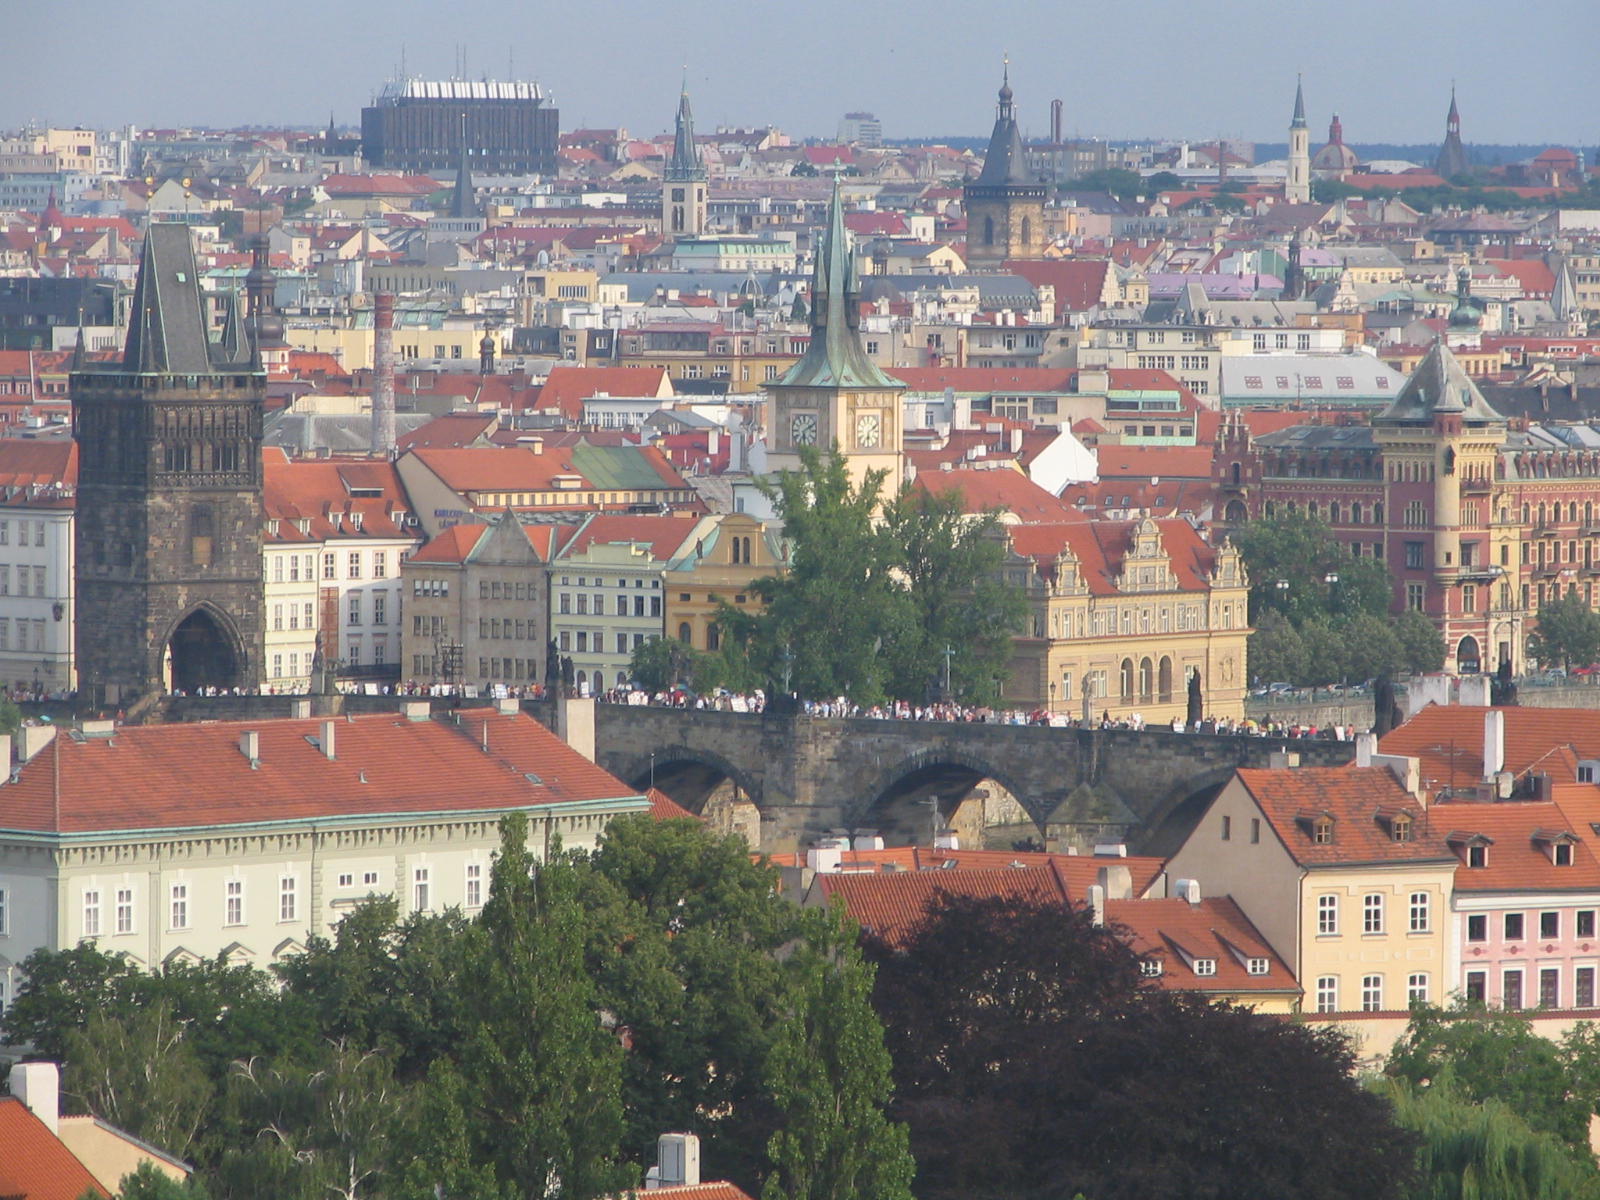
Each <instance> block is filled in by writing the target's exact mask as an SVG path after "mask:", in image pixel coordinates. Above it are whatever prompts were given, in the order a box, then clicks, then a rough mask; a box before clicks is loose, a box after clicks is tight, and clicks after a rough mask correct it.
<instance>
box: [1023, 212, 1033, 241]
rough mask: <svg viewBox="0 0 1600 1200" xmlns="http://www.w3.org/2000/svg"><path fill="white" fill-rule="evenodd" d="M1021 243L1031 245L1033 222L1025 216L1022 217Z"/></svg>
mask: <svg viewBox="0 0 1600 1200" xmlns="http://www.w3.org/2000/svg"><path fill="white" fill-rule="evenodd" d="M1022 244H1023V245H1024V246H1031V245H1033V222H1032V221H1030V220H1029V219H1028V218H1027V217H1023V218H1022Z"/></svg>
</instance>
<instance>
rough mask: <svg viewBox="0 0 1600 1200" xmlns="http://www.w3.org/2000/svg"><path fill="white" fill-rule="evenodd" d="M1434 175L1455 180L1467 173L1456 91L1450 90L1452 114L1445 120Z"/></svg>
mask: <svg viewBox="0 0 1600 1200" xmlns="http://www.w3.org/2000/svg"><path fill="white" fill-rule="evenodd" d="M1433 173H1434V174H1435V175H1438V176H1440V177H1441V178H1443V179H1454V178H1455V177H1456V176H1457V175H1465V174H1466V173H1467V151H1466V147H1465V146H1463V145H1462V144H1461V113H1460V112H1459V111H1458V110H1457V108H1456V89H1455V88H1454V87H1452V88H1451V89H1450V112H1449V113H1448V114H1447V115H1446V116H1445V119H1444V144H1443V145H1442V146H1440V147H1439V157H1438V158H1437V159H1435V160H1434V163H1433Z"/></svg>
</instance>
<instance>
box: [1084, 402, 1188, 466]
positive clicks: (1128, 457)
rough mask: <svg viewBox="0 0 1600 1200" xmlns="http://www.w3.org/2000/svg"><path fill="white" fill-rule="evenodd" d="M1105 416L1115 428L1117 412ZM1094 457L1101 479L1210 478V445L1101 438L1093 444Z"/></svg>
mask: <svg viewBox="0 0 1600 1200" xmlns="http://www.w3.org/2000/svg"><path fill="white" fill-rule="evenodd" d="M1106 420H1107V422H1109V423H1110V425H1111V427H1112V429H1113V430H1114V429H1116V427H1117V424H1118V422H1119V418H1118V417H1117V416H1115V415H1112V416H1108V417H1107V418H1106ZM1095 457H1096V459H1097V460H1098V462H1099V466H1100V478H1101V479H1109V478H1112V477H1114V476H1115V477H1121V476H1134V477H1137V476H1141V475H1142V476H1144V477H1146V478H1151V477H1155V478H1159V479H1161V480H1168V479H1204V480H1210V478H1211V447H1210V446H1126V445H1107V444H1106V443H1104V442H1102V443H1100V445H1099V446H1098V447H1097V448H1096V451H1095Z"/></svg>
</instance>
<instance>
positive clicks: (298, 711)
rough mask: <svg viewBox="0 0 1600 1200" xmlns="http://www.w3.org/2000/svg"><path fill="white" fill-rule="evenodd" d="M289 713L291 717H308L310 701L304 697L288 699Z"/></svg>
mask: <svg viewBox="0 0 1600 1200" xmlns="http://www.w3.org/2000/svg"><path fill="white" fill-rule="evenodd" d="M289 715H290V716H291V717H299V718H304V717H309V716H310V715H311V701H309V700H306V699H304V698H301V699H298V700H291V701H289Z"/></svg>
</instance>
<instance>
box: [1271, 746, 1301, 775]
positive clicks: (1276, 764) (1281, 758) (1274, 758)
mask: <svg viewBox="0 0 1600 1200" xmlns="http://www.w3.org/2000/svg"><path fill="white" fill-rule="evenodd" d="M1299 765H1300V752H1299V751H1298V750H1289V749H1283V750H1274V751H1273V752H1272V753H1271V754H1269V755H1267V767H1268V768H1269V769H1270V770H1273V771H1292V770H1294V769H1295V768H1296V767H1298V766H1299Z"/></svg>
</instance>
